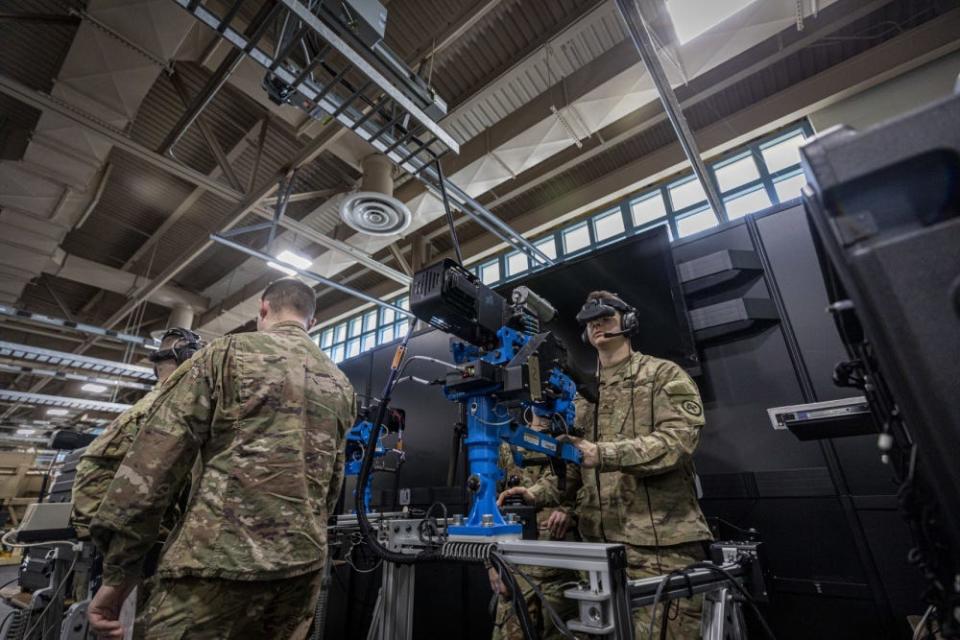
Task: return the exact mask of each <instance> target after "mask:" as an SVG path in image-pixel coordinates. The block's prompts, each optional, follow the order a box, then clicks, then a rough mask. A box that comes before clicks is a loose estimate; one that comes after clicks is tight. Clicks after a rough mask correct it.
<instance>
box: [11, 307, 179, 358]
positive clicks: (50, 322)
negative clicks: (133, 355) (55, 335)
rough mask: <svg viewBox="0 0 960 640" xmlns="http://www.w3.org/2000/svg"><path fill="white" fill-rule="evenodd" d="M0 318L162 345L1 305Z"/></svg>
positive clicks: (146, 339) (147, 339) (110, 330)
mask: <svg viewBox="0 0 960 640" xmlns="http://www.w3.org/2000/svg"><path fill="white" fill-rule="evenodd" d="M0 316H5V317H7V318H13V319H15V320H23V321H26V322H33V323H36V324H42V325H46V326H49V327H55V328H57V329H67V330H69V331H77V332H79V333H85V334H87V335H92V336H102V337H104V338H110V339H111V340H119V341H120V342H126V343H129V344H135V345H138V346H141V347H146V348H156V347H158V346H159V345H160V343H159V342H158V341H157V340H154V339H153V338H145V337H143V336H138V335H133V334H130V333H121V332H119V331H114V330H113V329H104V328H103V327H98V326H96V325H92V324H86V323H84V322H74V321H72V320H63V319H61V318H54V317H53V316H48V315H44V314H42V313H33V312H32V311H24V310H23V309H17V308H15V307H11V306H9V305H5V304H0Z"/></svg>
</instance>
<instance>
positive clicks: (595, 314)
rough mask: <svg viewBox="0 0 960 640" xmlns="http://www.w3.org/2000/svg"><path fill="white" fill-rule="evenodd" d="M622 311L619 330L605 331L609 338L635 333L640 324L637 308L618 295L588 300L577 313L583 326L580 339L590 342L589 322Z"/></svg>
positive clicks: (578, 320) (586, 342) (578, 321)
mask: <svg viewBox="0 0 960 640" xmlns="http://www.w3.org/2000/svg"><path fill="white" fill-rule="evenodd" d="M618 311H619V312H620V329H619V331H608V332H606V333H604V336H606V337H607V338H612V337H614V336H623V335H626V336H630V335H633V334H635V333H636V332H637V331H638V330H639V328H640V324H639V322H638V320H637V310H636V309H634V308H633V307H631V306H630V305H628V304H627V303H626V302H624V301H623V300H621V299H620V298H617V297H605V298H596V299H594V300H588V301H587V302H586V304H584V305H583V307H582V308H581V309H580V312H579V313H577V323H578V324H579V325H580V326H581V327H583V331H582V332H581V333H580V339H581V340H583V342H584V343H585V344H590V335H589V332H588V331H587V323H589V322H590V321H591V320H596V319H598V318H609V317H612V316H613V315H614V314H615V313H616V312H618Z"/></svg>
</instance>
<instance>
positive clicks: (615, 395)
mask: <svg viewBox="0 0 960 640" xmlns="http://www.w3.org/2000/svg"><path fill="white" fill-rule="evenodd" d="M599 390H600V402H599V409H596V408H595V407H594V405H593V404H591V403H589V402H587V401H586V400H584V399H583V398H578V399H577V401H576V406H577V423H578V425H580V426H581V427H583V429H584V431H585V432H586V434H587V439H588V440H592V441H594V442H596V443H597V447H598V451H599V455H600V465H599V466H598V467H596V468H594V469H581V468H580V467H577V466H575V465H567V495H566V496H561V495H560V492H559V491H558V490H557V488H556V483H555V482H554V481H553V480H550V479H547V478H544V479H542V480H541V481H540V482H538V483H537V484H536V485H535V486H533V487H532V488H531V492H532V493H533V495H534V499H535V501H536V503H537V504H538V505H548V504H557V503H559V502H560V501H561V500H564V499H566V500H569V499H570V498H571V496H572V494H573V493H574V492H575V493H576V504H577V515H578V516H579V530H580V535H581V536H583V539H584V540H587V541H590V542H603V541H606V542H619V543H623V544H624V545H625V546H626V548H627V560H628V568H627V574H628V575H629V577H630V578H643V577H649V576H651V575H658V574H661V573H668V572H669V571H670V570H671V569H674V568H680V567H683V566H685V565H687V564H690V563H692V562H696V561H698V560H702V559H703V558H704V553H703V550H702V545H701V544H700V543H701V542H702V541H704V540H710V539H711V534H710V529H709V527H707V522H706V519H705V518H704V517H703V513H702V512H701V511H700V505H699V504H698V502H697V496H696V491H695V488H694V468H693V452H694V450H695V449H696V446H697V443H698V442H699V440H700V429H701V428H702V427H703V424H704V420H703V404H702V403H701V401H700V393H699V391H698V390H697V387H696V384H694V382H693V380H691V379H690V376H688V375H687V374H686V373H685V372H684V371H683V370H682V369H681V368H680V367H679V366H677V365H676V364H674V363H672V362H669V361H667V360H661V359H659V358H654V357H652V356H648V355H644V354H641V353H633V354H631V355H630V357H629V358H626V359H625V360H624V361H623V362H621V363H618V364H616V365H613V366H610V367H604V368H603V369H601V371H600V389H599ZM595 410H596V411H597V414H596V416H597V433H594V411H595ZM680 602H681V605H680V614H679V615H678V616H677V617H676V619H675V620H673V621H672V622H671V624H670V627H669V633H668V637H669V638H699V637H700V608H701V604H702V603H701V598H696V599H694V600H693V601H688V600H681V601H680ZM659 615H660V614H659V613H658V616H659ZM649 620H650V618H649V609H644V610H642V611H638V612H636V613H635V614H634V622H635V627H636V635H637V637H646V635H647V633H648V632H647V630H646V627H645V626H644V624H643V623H644V621H646V622H647V624H649Z"/></svg>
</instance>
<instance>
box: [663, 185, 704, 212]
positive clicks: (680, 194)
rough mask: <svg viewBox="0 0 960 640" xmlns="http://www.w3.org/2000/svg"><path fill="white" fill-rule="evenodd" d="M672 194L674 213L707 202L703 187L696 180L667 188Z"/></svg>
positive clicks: (671, 201) (671, 200) (671, 202)
mask: <svg viewBox="0 0 960 640" xmlns="http://www.w3.org/2000/svg"><path fill="white" fill-rule="evenodd" d="M667 190H668V191H669V192H670V204H671V205H672V206H673V210H674V211H679V210H680V209H686V208H687V207H690V206H693V205H695V204H698V203H700V202H705V201H706V199H707V196H706V195H705V194H704V193H703V187H701V186H700V181H699V180H697V179H696V178H691V179H689V180H687V181H686V182H683V183H680V184H674V185H673V186H670V187H668V188H667Z"/></svg>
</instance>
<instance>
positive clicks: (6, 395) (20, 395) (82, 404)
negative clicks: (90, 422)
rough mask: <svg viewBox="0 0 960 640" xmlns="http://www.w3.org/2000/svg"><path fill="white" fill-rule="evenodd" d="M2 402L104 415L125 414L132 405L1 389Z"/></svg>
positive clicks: (0, 398) (0, 399) (0, 400)
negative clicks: (93, 412)
mask: <svg viewBox="0 0 960 640" xmlns="http://www.w3.org/2000/svg"><path fill="white" fill-rule="evenodd" d="M0 402H12V403H15V404H17V405H23V404H28V405H31V406H35V407H51V408H60V409H76V410H77V411H100V412H103V413H123V412H124V411H126V410H127V409H129V408H130V407H131V406H132V405H129V404H121V403H119V402H104V401H103V400H87V399H85V398H71V397H69V396H49V395H47V394H45V393H30V392H29V391H14V390H13V389H0Z"/></svg>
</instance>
